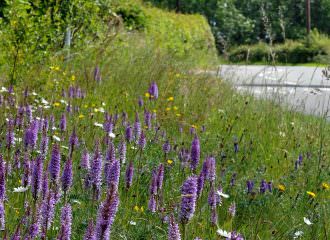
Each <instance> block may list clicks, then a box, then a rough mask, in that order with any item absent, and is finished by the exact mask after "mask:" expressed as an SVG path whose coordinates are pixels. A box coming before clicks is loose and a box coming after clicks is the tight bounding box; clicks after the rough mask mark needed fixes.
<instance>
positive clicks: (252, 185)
mask: <svg viewBox="0 0 330 240" xmlns="http://www.w3.org/2000/svg"><path fill="white" fill-rule="evenodd" d="M246 187H247V192H248V193H252V191H253V187H254V182H253V181H252V180H248V181H247V182H246Z"/></svg>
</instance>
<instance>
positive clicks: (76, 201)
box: [72, 199, 81, 205]
mask: <svg viewBox="0 0 330 240" xmlns="http://www.w3.org/2000/svg"><path fill="white" fill-rule="evenodd" d="M72 202H73V203H76V204H79V205H80V204H81V202H79V201H78V200H77V199H73V200H72Z"/></svg>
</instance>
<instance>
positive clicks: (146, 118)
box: [144, 110, 151, 129]
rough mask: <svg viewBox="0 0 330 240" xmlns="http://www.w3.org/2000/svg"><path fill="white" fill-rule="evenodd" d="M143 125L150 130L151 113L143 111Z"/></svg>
mask: <svg viewBox="0 0 330 240" xmlns="http://www.w3.org/2000/svg"><path fill="white" fill-rule="evenodd" d="M144 124H145V126H146V127H147V128H148V129H151V113H150V112H149V111H147V110H145V111H144Z"/></svg>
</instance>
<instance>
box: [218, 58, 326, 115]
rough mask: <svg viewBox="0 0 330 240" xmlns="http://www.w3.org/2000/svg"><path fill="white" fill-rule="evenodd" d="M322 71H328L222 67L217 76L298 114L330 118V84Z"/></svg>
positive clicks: (302, 68) (306, 68)
mask: <svg viewBox="0 0 330 240" xmlns="http://www.w3.org/2000/svg"><path fill="white" fill-rule="evenodd" d="M322 70H324V67H303V66H276V67H274V66H242V65H221V66H220V67H219V69H218V71H217V74H218V75H219V77H221V78H223V79H225V80H227V81H230V82H231V83H232V84H233V85H234V86H235V87H236V88H237V90H239V91H247V92H249V93H251V94H253V95H254V96H256V97H260V98H267V99H272V100H274V101H276V102H278V103H280V104H284V105H286V106H289V107H290V108H292V109H293V110H296V111H302V112H304V113H307V114H313V115H326V116H329V113H328V112H329V111H330V81H329V80H327V79H326V78H325V77H324V75H323V73H322Z"/></svg>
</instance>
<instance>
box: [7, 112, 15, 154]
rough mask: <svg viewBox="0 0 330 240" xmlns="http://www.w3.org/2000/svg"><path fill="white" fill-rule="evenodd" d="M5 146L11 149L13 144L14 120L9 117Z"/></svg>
mask: <svg viewBox="0 0 330 240" xmlns="http://www.w3.org/2000/svg"><path fill="white" fill-rule="evenodd" d="M6 141H7V145H6V147H7V148H8V149H11V148H12V147H13V146H14V145H15V132H14V120H13V119H12V118H11V117H10V118H9V120H8V123H7V134H6Z"/></svg>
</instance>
